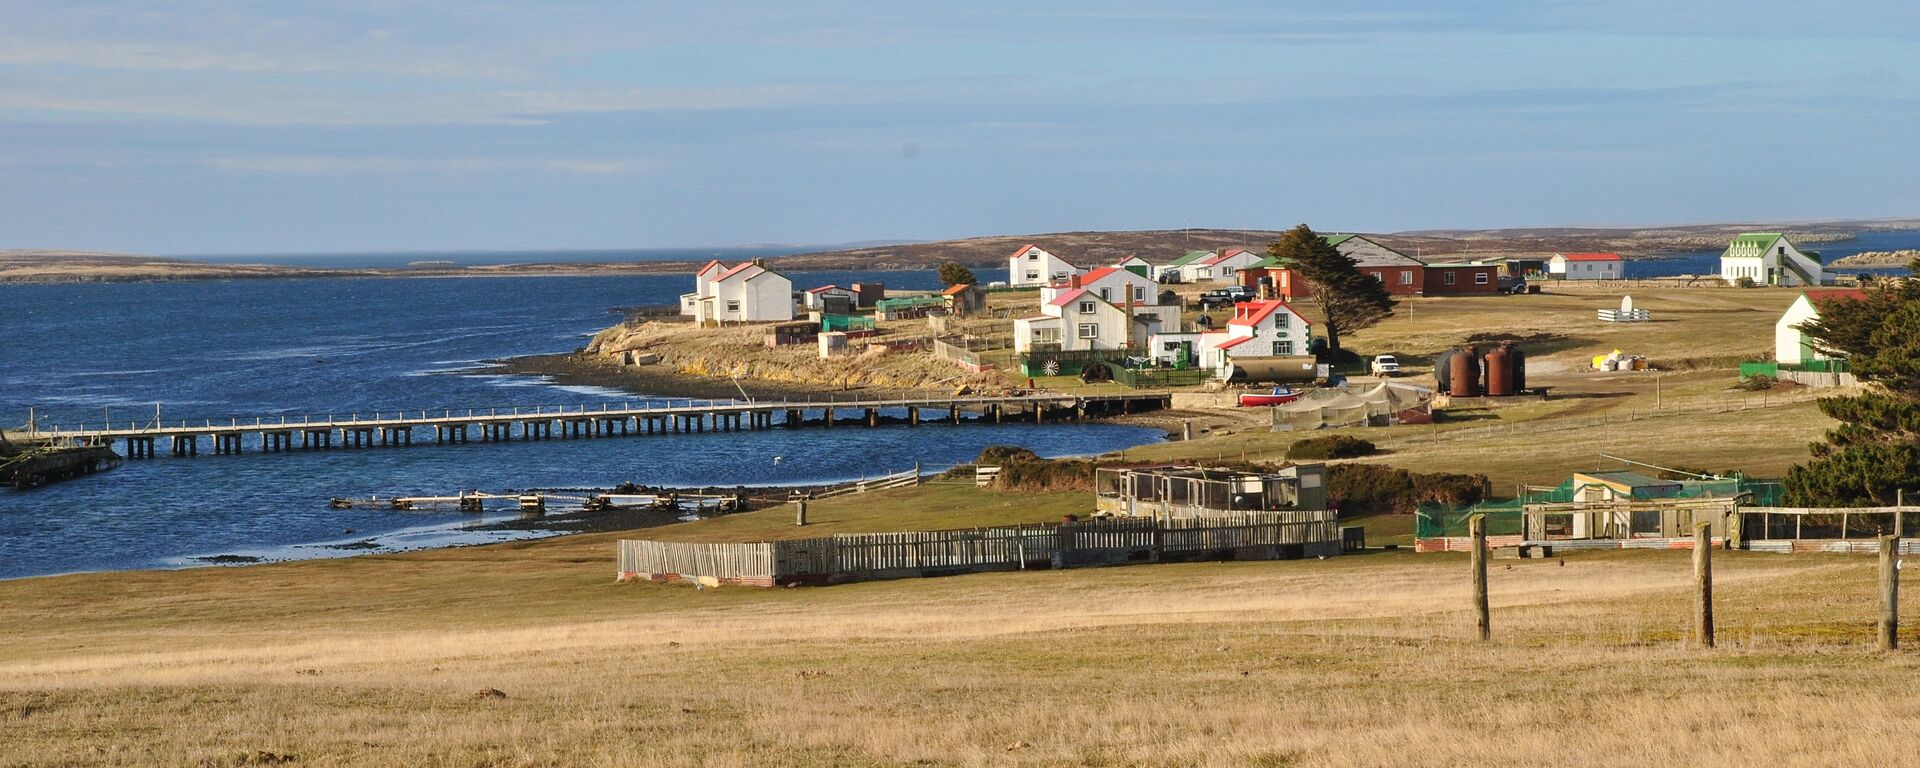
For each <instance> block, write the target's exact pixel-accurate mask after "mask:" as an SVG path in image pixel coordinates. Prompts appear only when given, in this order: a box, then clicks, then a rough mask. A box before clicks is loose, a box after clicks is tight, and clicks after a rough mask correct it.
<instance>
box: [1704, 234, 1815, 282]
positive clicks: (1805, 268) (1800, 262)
mask: <svg viewBox="0 0 1920 768" xmlns="http://www.w3.org/2000/svg"><path fill="white" fill-rule="evenodd" d="M1743 277H1744V278H1747V279H1749V280H1752V281H1753V282H1754V283H1755V284H1757V285H1779V286H1807V285H1823V284H1825V282H1826V272H1825V267H1823V266H1822V265H1821V263H1820V254H1818V253H1815V252H1813V251H1802V250H1800V249H1799V248H1795V247H1794V245H1793V243H1792V242H1791V241H1789V240H1787V236H1786V235H1782V234H1780V233H1778V232H1747V233H1744V234H1741V235H1740V236H1739V237H1736V238H1734V239H1733V242H1732V243H1730V244H1728V245H1727V250H1726V251H1725V252H1723V253H1721V254H1720V279H1722V280H1725V281H1727V282H1728V283H1735V282H1739V280H1740V278H1743Z"/></svg>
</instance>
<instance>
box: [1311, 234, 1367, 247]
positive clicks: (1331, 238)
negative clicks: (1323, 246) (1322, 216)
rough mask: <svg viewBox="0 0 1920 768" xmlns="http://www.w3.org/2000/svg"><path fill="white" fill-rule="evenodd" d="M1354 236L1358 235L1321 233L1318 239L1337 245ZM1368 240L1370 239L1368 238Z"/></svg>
mask: <svg viewBox="0 0 1920 768" xmlns="http://www.w3.org/2000/svg"><path fill="white" fill-rule="evenodd" d="M1356 237H1359V235H1321V236H1320V239H1322V240H1325V241H1327V245H1339V244H1341V243H1344V242H1346V241H1348V240H1352V239H1354V238H1356ZM1368 242H1372V241H1371V240H1369V241H1368Z"/></svg>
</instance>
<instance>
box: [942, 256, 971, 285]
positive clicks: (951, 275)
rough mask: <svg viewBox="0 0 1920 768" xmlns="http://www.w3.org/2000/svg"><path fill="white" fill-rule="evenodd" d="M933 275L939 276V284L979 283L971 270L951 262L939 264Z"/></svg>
mask: <svg viewBox="0 0 1920 768" xmlns="http://www.w3.org/2000/svg"><path fill="white" fill-rule="evenodd" d="M935 274H937V275H939V277H940V282H941V283H942V284H945V285H961V284H965V285H974V284H976V283H978V282H980V280H979V279H978V278H975V277H974V276H973V270H971V269H967V268H966V267H963V266H960V265H959V264H956V263H954V262H951V261H949V262H947V263H945V264H941V265H940V267H939V269H938V270H937V271H936V272H935Z"/></svg>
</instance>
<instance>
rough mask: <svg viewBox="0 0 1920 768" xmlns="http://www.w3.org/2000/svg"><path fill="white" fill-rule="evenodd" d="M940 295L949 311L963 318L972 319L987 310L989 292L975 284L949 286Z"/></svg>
mask: <svg viewBox="0 0 1920 768" xmlns="http://www.w3.org/2000/svg"><path fill="white" fill-rule="evenodd" d="M940 295H941V296H942V297H944V300H945V301H946V304H947V311H948V312H949V313H952V314H955V315H959V316H961V317H971V316H973V315H977V314H980V313H981V312H985V311H986V309H987V292H986V291H983V290H981V289H980V286H978V285H975V284H973V283H960V284H957V285H952V286H948V287H947V289H946V290H944V291H941V292H940Z"/></svg>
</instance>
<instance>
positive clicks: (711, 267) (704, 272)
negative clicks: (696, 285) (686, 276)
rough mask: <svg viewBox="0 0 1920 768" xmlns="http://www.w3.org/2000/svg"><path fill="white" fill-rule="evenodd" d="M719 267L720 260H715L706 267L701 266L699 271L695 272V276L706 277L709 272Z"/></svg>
mask: <svg viewBox="0 0 1920 768" xmlns="http://www.w3.org/2000/svg"><path fill="white" fill-rule="evenodd" d="M717 266H720V260H719V259H714V260H713V261H709V262H707V263H706V264H705V265H703V266H701V267H700V268H699V269H697V270H694V273H693V274H695V275H704V274H706V273H707V270H709V269H713V268H714V267H717Z"/></svg>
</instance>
